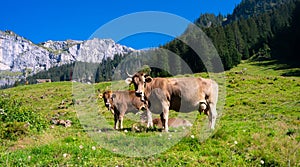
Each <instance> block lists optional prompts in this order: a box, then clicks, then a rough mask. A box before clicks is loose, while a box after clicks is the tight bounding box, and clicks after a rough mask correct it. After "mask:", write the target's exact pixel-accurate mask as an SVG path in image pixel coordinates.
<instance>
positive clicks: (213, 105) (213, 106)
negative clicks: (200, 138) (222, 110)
mask: <svg viewBox="0 0 300 167" xmlns="http://www.w3.org/2000/svg"><path fill="white" fill-rule="evenodd" d="M208 102H209V111H208V119H209V127H210V129H214V128H215V125H216V119H217V116H218V113H217V102H218V85H217V84H216V83H214V84H213V85H212V92H211V95H210V96H209V98H208Z"/></svg>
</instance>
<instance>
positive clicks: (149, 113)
mask: <svg viewBox="0 0 300 167" xmlns="http://www.w3.org/2000/svg"><path fill="white" fill-rule="evenodd" d="M149 127H151V128H153V121H152V113H151V111H150V110H149V108H147V128H149Z"/></svg>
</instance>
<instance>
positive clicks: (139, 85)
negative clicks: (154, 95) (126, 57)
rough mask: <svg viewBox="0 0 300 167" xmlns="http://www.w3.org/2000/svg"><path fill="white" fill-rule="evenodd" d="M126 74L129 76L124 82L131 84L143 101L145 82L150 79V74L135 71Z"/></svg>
mask: <svg viewBox="0 0 300 167" xmlns="http://www.w3.org/2000/svg"><path fill="white" fill-rule="evenodd" d="M127 75H128V76H129V78H127V79H126V80H125V81H126V83H127V84H133V85H134V89H135V93H136V95H137V96H140V97H141V100H142V101H145V88H146V83H149V82H151V81H152V78H151V76H150V75H147V74H145V73H142V72H138V73H135V74H134V75H129V74H128V73H127Z"/></svg>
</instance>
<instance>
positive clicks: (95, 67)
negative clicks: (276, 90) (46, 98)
mask: <svg viewBox="0 0 300 167" xmlns="http://www.w3.org/2000/svg"><path fill="white" fill-rule="evenodd" d="M299 17H300V0H243V1H242V2H241V3H240V4H239V5H237V6H236V7H235V9H234V11H233V13H232V14H228V15H227V16H222V15H221V14H219V15H217V16H216V15H214V14H201V15H200V17H199V18H198V19H197V20H196V21H195V25H197V26H198V27H200V28H201V29H202V31H203V32H204V33H205V34H206V35H207V36H208V37H209V38H210V40H211V42H212V43H213V45H214V47H215V48H216V50H217V51H218V55H219V56H220V58H221V61H222V64H223V66H224V69H225V70H229V69H231V68H232V67H234V66H236V65H238V64H239V63H240V62H241V60H247V59H250V60H252V61H260V60H269V59H276V60H278V61H280V62H284V63H288V64H290V65H293V66H299V63H298V62H299V60H300V58H299V56H298V55H297V48H299V43H300V42H299V39H300V32H299V29H300V28H299V22H300V18H299ZM182 36H185V37H184V39H186V40H195V41H197V40H198V41H200V40H203V39H202V38H203V37H201V36H197V35H194V34H193V30H189V29H187V30H186V32H185V33H184V34H183V35H182ZM159 49H163V50H168V52H166V51H158V50H159ZM147 52H148V53H147ZM170 53H172V54H170ZM148 54H152V55H155V56H154V58H153V57H152V58H151V60H153V59H156V61H157V62H159V63H160V65H159V66H160V67H162V68H155V67H151V62H150V61H151V60H148V61H149V66H150V67H151V75H152V76H154V77H155V76H170V75H171V74H170V73H168V71H172V72H173V74H172V75H177V74H185V73H188V72H187V71H186V70H185V69H186V64H187V65H188V67H189V68H190V69H191V72H193V73H196V72H205V71H207V69H206V67H205V66H204V64H203V62H202V60H201V59H199V56H198V55H197V54H196V52H195V51H194V50H193V49H192V48H191V47H189V46H188V45H187V44H186V43H185V42H184V41H182V40H181V37H179V38H177V39H174V40H172V41H170V42H168V43H166V44H164V45H161V46H160V47H159V48H158V49H152V50H148V51H142V52H140V53H139V59H137V60H135V61H136V62H137V63H138V61H139V60H143V59H147V58H145V57H147V56H145V55H148ZM174 54H176V55H178V56H176V57H174V56H173V55H174ZM127 56H130V55H115V56H114V58H108V59H104V60H103V61H102V62H101V63H99V64H91V63H82V62H77V63H76V65H75V64H69V65H63V66H60V67H55V68H52V69H50V70H48V71H44V72H40V73H38V74H36V75H34V76H30V77H28V78H27V80H28V81H29V82H30V83H34V82H35V80H36V79H37V78H50V79H51V80H52V81H69V80H72V75H74V68H76V67H75V66H77V67H81V68H77V70H76V69H75V71H76V72H77V73H78V75H77V76H79V74H80V76H81V77H80V78H79V79H78V80H80V81H84V82H101V81H109V80H112V76H113V75H114V74H116V67H117V66H118V65H119V63H120V62H122V61H123V60H124V59H125V58H126V57H127ZM134 58H136V56H134ZM134 58H132V59H134ZM179 59H181V60H183V61H184V62H185V63H186V64H184V63H181V60H179ZM211 59H213V58H211ZM131 63H132V62H131ZM126 65H127V66H128V68H129V69H130V64H126ZM123 66H124V65H123ZM126 68H127V67H126ZM80 70H83V71H80ZM122 72H123V73H124V71H122ZM216 72H219V71H216ZM73 79H74V78H73Z"/></svg>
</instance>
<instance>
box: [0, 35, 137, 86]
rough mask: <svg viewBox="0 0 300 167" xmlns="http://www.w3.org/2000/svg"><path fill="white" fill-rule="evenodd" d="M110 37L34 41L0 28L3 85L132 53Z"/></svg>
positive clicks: (0, 59)
mask: <svg viewBox="0 0 300 167" xmlns="http://www.w3.org/2000/svg"><path fill="white" fill-rule="evenodd" d="M133 51H134V49H132V48H130V47H126V46H123V45H120V44H117V43H115V42H114V41H113V40H111V39H98V38H94V39H89V40H85V41H76V40H67V41H51V40H50V41H47V42H43V43H40V44H34V43H32V42H31V41H30V40H27V39H25V38H24V37H21V36H19V35H17V34H15V33H14V32H12V31H0V87H1V86H3V85H5V84H9V85H10V84H12V83H14V81H16V80H18V79H21V78H24V77H25V76H27V75H32V74H36V73H38V72H40V71H44V70H48V69H50V68H52V67H57V66H61V65H64V64H70V63H73V62H90V63H100V62H101V61H102V60H103V59H107V58H113V57H114V55H116V54H118V55H123V54H129V53H131V52H133Z"/></svg>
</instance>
